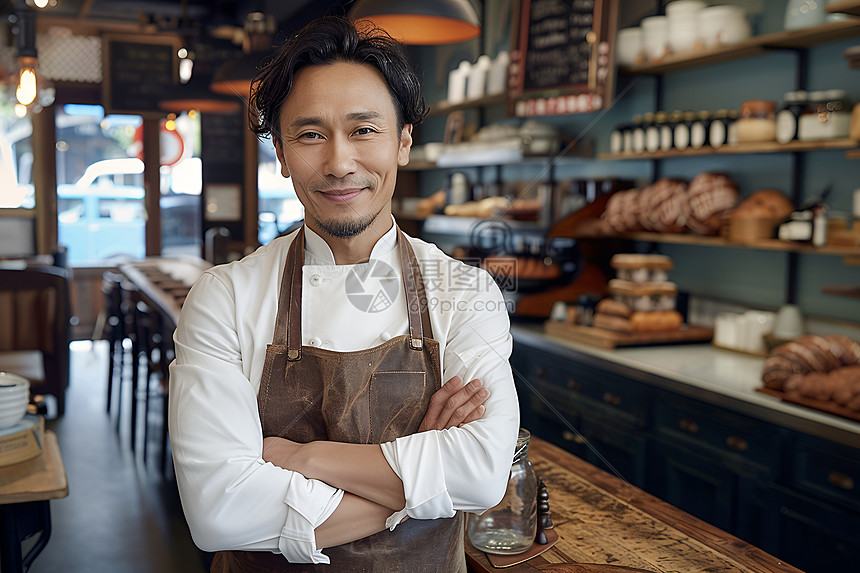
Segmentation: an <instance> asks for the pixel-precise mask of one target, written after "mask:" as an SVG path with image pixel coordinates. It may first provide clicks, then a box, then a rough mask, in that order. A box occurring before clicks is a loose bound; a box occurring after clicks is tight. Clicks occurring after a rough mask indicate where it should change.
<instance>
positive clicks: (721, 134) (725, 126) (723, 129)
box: [708, 109, 731, 149]
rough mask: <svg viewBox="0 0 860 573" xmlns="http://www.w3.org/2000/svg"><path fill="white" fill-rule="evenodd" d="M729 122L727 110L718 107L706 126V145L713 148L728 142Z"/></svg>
mask: <svg viewBox="0 0 860 573" xmlns="http://www.w3.org/2000/svg"><path fill="white" fill-rule="evenodd" d="M730 124H731V120H730V119H729V110H727V109H718V110H717V111H715V112H714V115H713V116H712V117H711V123H710V125H709V126H708V145H710V146H711V147H713V148H714V149H719V148H720V147H722V146H724V145H726V144H728V142H729V125H730Z"/></svg>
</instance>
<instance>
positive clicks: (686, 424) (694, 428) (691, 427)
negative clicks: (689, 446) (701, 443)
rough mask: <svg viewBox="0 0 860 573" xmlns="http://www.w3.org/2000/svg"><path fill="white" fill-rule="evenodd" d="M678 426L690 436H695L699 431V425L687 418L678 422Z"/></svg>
mask: <svg viewBox="0 0 860 573" xmlns="http://www.w3.org/2000/svg"><path fill="white" fill-rule="evenodd" d="M678 426H679V427H680V428H681V429H682V430H684V431H685V432H687V433H688V434H695V433H696V432H698V431H699V424H697V423H696V422H694V421H693V420H689V419H687V418H684V419H683V420H681V421H680V422H678Z"/></svg>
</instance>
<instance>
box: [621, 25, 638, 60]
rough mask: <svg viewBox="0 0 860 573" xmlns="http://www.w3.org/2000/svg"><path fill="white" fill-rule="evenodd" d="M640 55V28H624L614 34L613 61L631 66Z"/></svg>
mask: <svg viewBox="0 0 860 573" xmlns="http://www.w3.org/2000/svg"><path fill="white" fill-rule="evenodd" d="M641 57H642V28H624V29H623V30H618V33H617V34H616V36H615V61H616V62H617V63H618V65H620V66H632V65H634V64H636V63H637V62H638V61H639V59H640V58H641Z"/></svg>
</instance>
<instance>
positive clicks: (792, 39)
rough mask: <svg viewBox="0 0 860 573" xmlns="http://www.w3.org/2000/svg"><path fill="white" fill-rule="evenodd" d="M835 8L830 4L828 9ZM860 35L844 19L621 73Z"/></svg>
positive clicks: (661, 70) (659, 70)
mask: <svg viewBox="0 0 860 573" xmlns="http://www.w3.org/2000/svg"><path fill="white" fill-rule="evenodd" d="M842 4H845V5H850V6H851V7H856V6H858V4H860V2H857V1H842V2H839V3H838V5H842ZM835 6H836V5H830V6H828V8H831V7H835ZM855 9H856V8H855ZM834 11H836V10H834ZM851 13H856V12H851ZM858 35H860V21H857V20H843V21H839V22H826V23H824V24H822V25H820V26H813V27H811V28H804V29H802V30H784V31H781V32H774V33H773V34H762V35H759V36H753V37H752V38H748V39H746V40H743V41H742V42H737V43H735V44H730V45H728V46H721V47H719V48H716V49H712V50H705V51H698V52H689V53H682V54H670V55H669V56H667V57H666V58H664V59H663V60H662V61H661V62H659V63H655V64H641V65H637V66H630V67H627V68H621V71H622V72H625V73H628V74H636V75H656V74H665V73H669V72H677V71H679V70H686V69H690V68H697V67H700V66H706V65H710V64H717V63H721V62H730V61H733V60H741V59H744V58H753V57H756V56H760V55H762V54H764V53H766V52H767V51H769V50H772V49H777V48H810V47H812V46H817V45H819V44H826V43H829V42H836V41H839V40H844V39H846V38H853V37H855V36H858Z"/></svg>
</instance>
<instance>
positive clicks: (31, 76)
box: [15, 64, 36, 105]
mask: <svg viewBox="0 0 860 573" xmlns="http://www.w3.org/2000/svg"><path fill="white" fill-rule="evenodd" d="M15 97H16V98H17V99H18V103H20V104H21V105H30V104H31V103H33V102H34V101H35V100H36V70H34V69H33V67H32V66H31V65H30V66H26V65H24V64H22V65H21V72H20V75H19V76H18V88H17V89H16V90H15Z"/></svg>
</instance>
